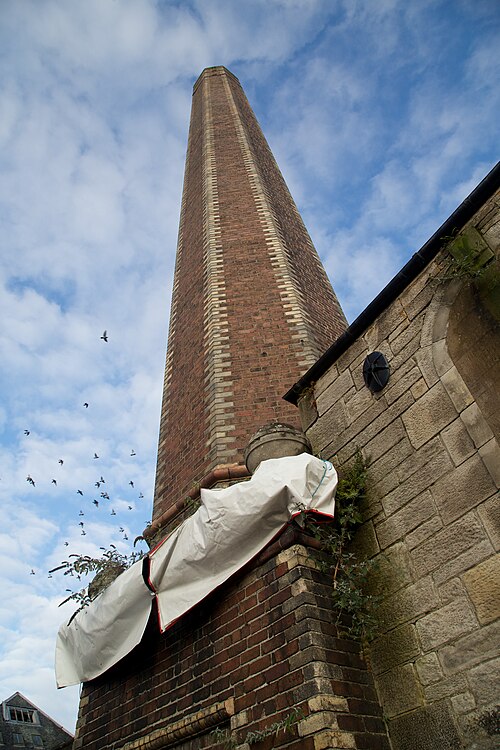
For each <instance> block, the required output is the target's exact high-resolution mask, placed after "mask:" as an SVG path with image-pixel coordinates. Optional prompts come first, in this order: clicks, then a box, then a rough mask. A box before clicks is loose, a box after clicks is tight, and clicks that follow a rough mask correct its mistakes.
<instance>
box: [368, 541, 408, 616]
mask: <svg viewBox="0 0 500 750" xmlns="http://www.w3.org/2000/svg"><path fill="white" fill-rule="evenodd" d="M411 583H412V578H411V575H410V570H409V557H408V552H407V550H406V547H405V545H404V544H395V545H394V546H393V547H391V548H390V549H387V550H385V552H383V553H382V554H380V555H379V556H378V558H377V569H376V571H374V573H373V576H372V577H371V580H370V593H372V594H375V595H377V596H384V597H388V596H390V595H391V594H393V593H394V592H396V591H399V590H400V589H402V588H405V587H407V586H409V585H411ZM388 627H391V625H389V626H388ZM392 627H393V626H392Z"/></svg>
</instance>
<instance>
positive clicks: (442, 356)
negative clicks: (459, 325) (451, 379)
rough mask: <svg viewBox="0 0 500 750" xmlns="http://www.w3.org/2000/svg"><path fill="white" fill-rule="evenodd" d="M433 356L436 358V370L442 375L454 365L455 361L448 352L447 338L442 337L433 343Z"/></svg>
mask: <svg viewBox="0 0 500 750" xmlns="http://www.w3.org/2000/svg"><path fill="white" fill-rule="evenodd" d="M432 358H433V360H434V367H435V368H436V372H437V374H438V375H439V376H440V377H441V376H442V375H444V374H445V372H448V370H449V369H450V368H451V367H453V362H452V360H451V357H450V355H449V353H448V345H447V343H446V339H441V341H436V342H435V343H434V344H432Z"/></svg>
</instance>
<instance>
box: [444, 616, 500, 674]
mask: <svg viewBox="0 0 500 750" xmlns="http://www.w3.org/2000/svg"><path fill="white" fill-rule="evenodd" d="M499 643H500V622H499V621H497V622H492V623H491V624H490V625H486V626H485V627H482V628H477V629H476V630H473V631H472V632H471V633H468V634H467V635H464V636H462V637H461V638H459V639H458V640H456V641H455V642H454V643H451V644H449V645H448V646H444V647H443V648H441V649H440V650H439V661H440V663H441V665H442V667H443V671H444V673H445V674H455V672H465V673H467V672H468V671H469V670H470V669H471V667H474V666H476V665H477V664H480V663H482V662H483V661H488V660H490V659H494V658H495V657H496V656H497V655H498V644H499Z"/></svg>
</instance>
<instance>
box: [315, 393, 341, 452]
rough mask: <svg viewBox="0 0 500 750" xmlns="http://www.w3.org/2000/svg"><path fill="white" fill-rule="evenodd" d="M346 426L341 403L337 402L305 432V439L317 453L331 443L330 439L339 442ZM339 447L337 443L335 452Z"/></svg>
mask: <svg viewBox="0 0 500 750" xmlns="http://www.w3.org/2000/svg"><path fill="white" fill-rule="evenodd" d="M347 424H348V423H347V419H346V415H345V410H344V405H343V403H342V402H337V403H336V404H334V405H333V406H332V407H331V408H330V409H328V411H327V412H326V413H325V414H323V416H322V417H320V418H319V419H317V420H316V422H315V423H314V424H313V425H312V427H310V429H309V430H307V437H308V438H309V440H310V441H311V444H312V446H313V448H314V449H315V450H316V451H318V452H319V451H321V450H323V449H324V448H325V447H326V446H327V445H328V444H329V443H331V442H332V439H334V438H335V439H336V440H339V438H340V435H342V433H344V432H345V430H346V428H347ZM344 442H346V441H344ZM342 444H343V443H342ZM339 447H340V445H338V443H337V450H338V448H339Z"/></svg>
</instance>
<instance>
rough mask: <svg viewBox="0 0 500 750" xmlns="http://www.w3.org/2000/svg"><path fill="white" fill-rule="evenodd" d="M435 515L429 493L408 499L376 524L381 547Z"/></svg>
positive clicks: (434, 507)
mask: <svg viewBox="0 0 500 750" xmlns="http://www.w3.org/2000/svg"><path fill="white" fill-rule="evenodd" d="M435 515H436V506H435V505H434V500H433V498H432V495H431V493H430V492H429V491H428V490H427V491H426V492H424V493H422V494H420V495H418V497H416V498H414V499H413V500H410V502H409V503H407V504H406V505H404V506H403V507H402V508H401V509H400V510H399V511H397V512H396V513H394V514H393V515H392V516H390V517H389V518H388V519H387V520H386V521H382V523H379V524H378V526H377V538H378V541H379V544H380V547H381V548H382V549H385V547H389V546H390V545H391V544H393V542H395V541H397V540H398V539H402V538H403V537H404V536H405V535H406V534H407V533H408V532H409V531H412V530H413V529H414V528H416V527H417V526H419V525H420V524H421V523H423V522H424V521H426V520H427V519H429V518H431V517H432V516H435Z"/></svg>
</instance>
